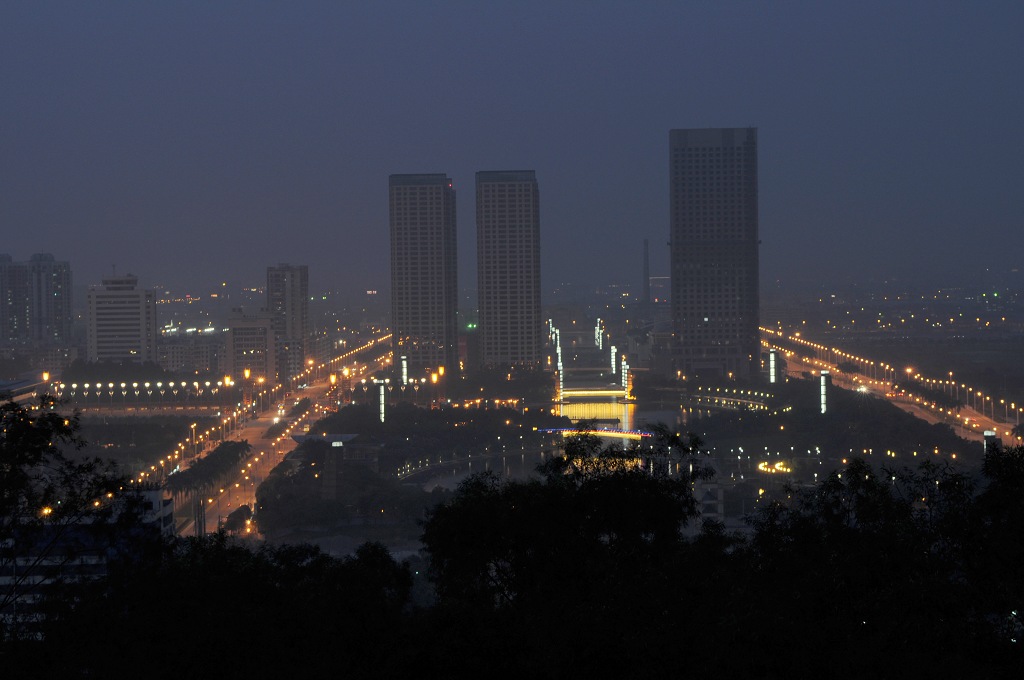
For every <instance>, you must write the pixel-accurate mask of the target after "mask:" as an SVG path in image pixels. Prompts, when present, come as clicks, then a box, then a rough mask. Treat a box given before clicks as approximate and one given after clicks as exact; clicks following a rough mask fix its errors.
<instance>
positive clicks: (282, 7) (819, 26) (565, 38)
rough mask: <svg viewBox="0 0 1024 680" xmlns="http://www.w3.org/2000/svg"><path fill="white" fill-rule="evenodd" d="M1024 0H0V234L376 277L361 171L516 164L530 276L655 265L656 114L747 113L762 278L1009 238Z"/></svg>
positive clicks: (171, 262)
mask: <svg viewBox="0 0 1024 680" xmlns="http://www.w3.org/2000/svg"><path fill="white" fill-rule="evenodd" d="M1022 27H1024V3H1020V2H995V1H990V2H985V3H968V2H963V3H944V2H848V3H834V2H807V3H792V2H743V3H730V2H693V3H687V2H679V1H676V2H645V3H637V2H621V3H593V2H557V1H552V0H545V1H543V2H510V3H496V2H480V1H479V0H476V1H470V2H445V1H443V0H439V1H435V2H409V3H397V2H377V1H375V2H342V1H340V0H339V1H336V2H276V3H259V2H238V3H227V2H206V1H204V2H195V3H193V2H182V1H180V0H179V1H175V2H159V3H158V2H123V3H114V2H80V1H76V2H43V1H39V0H25V1H23V2H17V1H13V0H8V1H6V2H3V3H2V4H0V229H2V232H0V233H2V234H3V240H2V244H0V252H7V253H9V254H11V255H13V256H14V258H15V259H18V260H20V259H27V257H28V256H29V255H30V254H31V253H34V252H41V251H42V252H52V253H53V254H54V255H56V256H57V258H58V259H67V260H70V261H71V263H72V269H73V272H74V278H75V281H76V283H82V284H88V283H96V282H98V279H99V278H100V276H102V275H104V274H105V273H108V272H110V271H111V265H116V266H117V271H118V272H121V273H123V272H126V271H131V272H134V273H136V274H138V275H139V276H140V277H141V278H142V281H143V283H146V284H150V285H152V284H157V283H166V284H170V285H173V286H180V287H188V288H189V289H191V290H202V289H204V288H206V287H207V286H208V285H209V284H210V283H212V282H214V281H220V280H222V279H226V280H228V281H232V282H239V283H250V282H251V283H260V282H262V281H263V280H264V278H265V273H264V272H265V268H266V266H267V265H268V264H273V263H276V262H279V261H287V262H291V263H305V264H308V265H309V266H310V283H311V287H312V288H314V289H321V288H327V287H334V286H337V287H352V288H359V289H363V288H371V287H372V288H380V289H385V288H386V287H387V281H388V268H389V255H388V213H387V185H388V180H387V177H388V175H389V174H390V173H412V172H444V173H448V174H449V175H450V176H451V177H452V178H453V180H454V183H455V187H456V191H457V192H458V211H459V249H460V255H459V258H460V263H461V265H460V266H461V274H460V275H461V278H462V280H461V281H460V284H462V285H464V286H466V287H470V288H475V278H476V272H475V250H476V245H475V236H474V230H475V223H474V218H475V208H474V186H473V181H474V172H476V171H477V170H502V169H532V170H536V172H537V178H538V182H539V185H540V191H541V229H542V233H543V236H542V239H543V241H542V242H543V251H542V261H543V274H544V287H545V289H549V288H551V287H552V286H553V285H554V284H555V283H556V282H559V281H575V282H583V281H594V282H604V281H618V282H622V283H635V282H637V281H638V280H639V277H640V272H641V253H642V240H643V238H645V237H646V238H648V239H650V241H651V251H652V273H653V274H659V273H662V274H667V253H666V250H667V248H666V245H665V244H666V242H667V240H668V149H667V147H668V130H669V129H670V128H674V127H744V126H756V127H758V128H759V133H758V134H759V152H760V228H761V240H762V249H761V262H762V271H763V276H762V280H763V281H764V284H765V285H766V286H770V285H772V283H773V282H775V281H778V280H781V281H782V282H783V283H792V282H796V281H798V280H803V279H806V280H809V281H821V282H823V283H824V282H828V283H839V282H845V281H850V280H857V281H867V280H869V279H876V280H877V279H880V278H885V277H892V276H902V277H906V276H917V275H924V276H928V277H930V278H931V279H933V280H938V281H942V280H945V279H946V278H947V277H949V278H950V279H954V278H955V279H957V280H959V279H962V278H963V277H964V276H968V277H970V276H973V275H975V274H976V273H977V272H980V271H981V270H982V269H983V268H984V267H986V266H990V267H995V268H1006V267H1009V266H1011V265H1012V264H1013V263H1015V262H1017V261H1018V260H1019V259H1020V258H1021V257H1022V254H1024V247H1022V246H1024V217H1022V215H1024V190H1022V186H1024V159H1022V153H1024V115H1022V114H1024V88H1022V83H1024V48H1022V47H1021V31H1022Z"/></svg>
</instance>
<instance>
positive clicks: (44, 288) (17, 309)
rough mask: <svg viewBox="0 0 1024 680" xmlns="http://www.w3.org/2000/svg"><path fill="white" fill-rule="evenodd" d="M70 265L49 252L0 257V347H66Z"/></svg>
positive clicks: (68, 330) (69, 334)
mask: <svg viewBox="0 0 1024 680" xmlns="http://www.w3.org/2000/svg"><path fill="white" fill-rule="evenodd" d="M72 317H73V312H72V308H71V264H70V263H68V262H58V261H57V260H56V259H54V257H53V255H50V254H49V253H38V254H36V255H33V256H32V257H31V258H30V259H29V261H28V262H14V261H13V259H12V258H11V256H10V255H0V344H4V345H8V346H32V347H33V348H36V349H38V347H39V346H40V345H44V346H47V347H54V346H58V347H59V346H66V345H67V344H68V343H69V342H70V340H71V320H72Z"/></svg>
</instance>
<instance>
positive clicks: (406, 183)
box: [388, 174, 458, 372]
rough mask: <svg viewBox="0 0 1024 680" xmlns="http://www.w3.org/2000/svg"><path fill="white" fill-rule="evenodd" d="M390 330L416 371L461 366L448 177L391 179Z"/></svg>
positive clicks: (451, 192)
mask: <svg viewBox="0 0 1024 680" xmlns="http://www.w3.org/2000/svg"><path fill="white" fill-rule="evenodd" d="M388 203H389V212H390V222H391V330H392V333H393V340H392V341H393V346H394V350H395V361H396V362H397V361H398V360H399V357H401V356H406V357H408V360H409V368H410V369H411V370H413V371H416V372H418V371H422V370H424V369H436V368H438V367H440V366H444V367H446V369H448V370H451V369H453V368H455V367H456V366H457V362H458V322H457V319H456V309H457V304H458V278H457V275H456V273H457V260H456V246H455V189H453V188H452V180H451V178H449V177H448V176H447V175H443V174H432V175H391V177H390V178H389V179H388Z"/></svg>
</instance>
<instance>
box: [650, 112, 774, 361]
mask: <svg viewBox="0 0 1024 680" xmlns="http://www.w3.org/2000/svg"><path fill="white" fill-rule="evenodd" d="M669 147H670V150H669V154H670V157H669V174H670V178H671V179H670V183H669V192H670V205H669V214H670V222H671V227H670V229H671V232H670V239H671V244H670V245H671V267H672V272H671V273H672V319H673V322H674V326H675V334H676V347H675V351H676V368H677V370H681V371H682V372H683V373H684V374H689V375H693V374H698V375H701V374H703V375H720V376H723V377H725V376H728V375H730V374H731V375H732V376H735V377H744V376H748V375H751V374H752V373H755V372H756V371H757V370H758V367H759V365H760V339H759V335H758V330H757V327H758V244H759V241H758V229H757V129H756V128H711V129H695V130H671V131H670V132H669Z"/></svg>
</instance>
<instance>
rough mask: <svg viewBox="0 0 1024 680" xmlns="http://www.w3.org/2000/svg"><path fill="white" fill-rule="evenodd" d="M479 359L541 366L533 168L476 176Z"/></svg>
mask: <svg viewBox="0 0 1024 680" xmlns="http://www.w3.org/2000/svg"><path fill="white" fill-rule="evenodd" d="M476 247H477V287H478V294H479V309H480V318H479V328H480V340H481V342H480V355H481V361H482V363H483V364H484V365H485V366H530V367H532V366H539V365H540V362H541V347H542V340H543V334H544V325H543V320H542V319H541V310H540V197H539V194H538V192H537V177H536V174H535V173H534V171H533V170H521V171H510V172H478V173H476Z"/></svg>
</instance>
